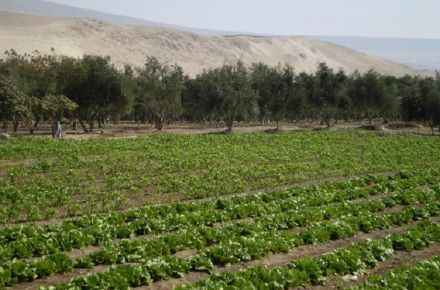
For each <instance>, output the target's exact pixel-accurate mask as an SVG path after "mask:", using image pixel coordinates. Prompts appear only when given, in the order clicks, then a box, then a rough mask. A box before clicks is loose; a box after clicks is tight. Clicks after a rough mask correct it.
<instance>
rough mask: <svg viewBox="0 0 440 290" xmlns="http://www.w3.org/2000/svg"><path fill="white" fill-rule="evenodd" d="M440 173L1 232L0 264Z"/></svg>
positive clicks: (367, 192) (398, 187) (431, 180)
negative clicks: (15, 259) (14, 259)
mask: <svg viewBox="0 0 440 290" xmlns="http://www.w3.org/2000/svg"><path fill="white" fill-rule="evenodd" d="M439 175H440V174H439V172H438V171H436V170H431V171H429V173H428V172H424V171H417V172H400V173H398V174H396V176H393V177H387V176H369V177H364V178H360V179H354V180H350V181H344V182H337V183H327V184H323V185H320V186H316V185H314V186H307V187H304V188H293V189H289V190H284V191H277V192H264V193H260V194H256V195H240V196H235V197H229V198H221V199H217V200H210V201H194V202H191V203H177V204H172V205H159V206H151V207H144V208H136V209H131V210H128V211H125V212H111V213H108V214H101V215H87V216H84V217H81V218H78V219H71V220H65V221H64V222H62V223H61V224H54V225H47V226H37V225H34V224H29V225H24V226H19V227H8V228H4V229H1V230H0V257H1V258H0V262H1V261H7V260H10V259H13V258H30V257H33V256H43V255H49V254H55V253H58V252H61V251H71V250H72V249H79V248H82V247H85V246H89V245H95V246H98V245H105V244H107V243H110V242H112V241H113V240H114V239H123V238H131V237H134V236H144V235H148V234H163V233H171V232H175V231H178V230H183V229H191V228H193V227H196V226H203V225H204V226H209V227H210V226H213V225H215V224H216V223H226V222H230V221H234V220H238V219H242V218H248V217H253V218H255V217H264V216H270V215H273V214H278V213H282V212H286V211H289V210H292V209H294V210H300V209H303V208H307V207H316V206H322V205H325V204H329V203H338V202H342V201H346V200H353V199H357V198H362V197H369V196H374V195H378V194H380V193H386V192H393V191H405V190H406V189H409V188H412V187H416V186H421V185H431V186H432V185H435V184H436V183H437V182H438V181H439Z"/></svg>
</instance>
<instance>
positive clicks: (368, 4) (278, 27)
mask: <svg viewBox="0 0 440 290" xmlns="http://www.w3.org/2000/svg"><path fill="white" fill-rule="evenodd" d="M51 2H57V3H61V4H68V5H71V6H77V7H82V8H89V9H93V10H98V11H101V12H107V13H112V14H119V15H126V16H132V17H137V18H143V19H146V20H151V21H158V22H164V23H169V24H176V25H181V26H187V27H194V28H203V29H213V30H224V31H240V32H251V33H263V34H279V35H341V36H370V37H413V38H438V39H440V0H122V1H121V0H51Z"/></svg>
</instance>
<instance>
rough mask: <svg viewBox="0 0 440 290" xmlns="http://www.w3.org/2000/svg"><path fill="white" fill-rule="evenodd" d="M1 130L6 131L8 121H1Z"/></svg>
mask: <svg viewBox="0 0 440 290" xmlns="http://www.w3.org/2000/svg"><path fill="white" fill-rule="evenodd" d="M3 130H5V132H7V131H8V121H6V120H4V121H3Z"/></svg>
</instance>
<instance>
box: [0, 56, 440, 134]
mask: <svg viewBox="0 0 440 290" xmlns="http://www.w3.org/2000/svg"><path fill="white" fill-rule="evenodd" d="M6 55H7V57H6V59H5V60H2V61H0V120H2V121H3V122H4V125H5V126H6V125H7V123H8V122H12V124H13V126H14V130H17V129H18V127H19V125H20V124H23V125H24V126H30V124H31V122H32V121H33V124H32V126H33V127H37V126H38V123H39V122H40V121H41V120H46V121H51V122H53V121H54V120H56V119H59V118H61V116H63V115H64V116H66V117H68V118H72V119H73V118H74V119H76V120H78V121H79V123H80V124H81V126H82V128H83V129H84V131H92V130H93V129H94V127H95V124H96V123H98V126H99V127H101V126H102V125H103V124H104V123H105V122H106V120H108V119H110V120H113V121H114V122H117V121H118V120H120V119H124V120H135V121H136V122H150V123H152V124H154V125H155V127H156V128H157V129H158V130H162V128H163V126H164V124H165V123H166V122H170V121H174V120H182V119H183V120H188V121H198V122H211V121H223V122H225V124H226V126H227V128H228V130H232V127H233V124H234V122H235V121H248V120H256V119H258V120H259V121H261V122H262V123H269V122H270V121H274V122H276V124H277V128H278V127H279V123H280V122H281V121H283V120H296V121H298V120H309V121H315V120H319V121H321V122H322V123H325V124H327V126H331V125H332V124H333V123H335V122H338V120H345V121H351V120H354V121H358V120H363V119H368V120H369V121H370V122H372V120H373V119H375V118H381V119H383V120H384V121H385V122H389V121H394V120H405V121H417V122H422V123H425V124H427V125H429V126H430V127H431V128H432V129H434V127H435V126H438V125H439V124H440V75H439V74H437V76H436V77H435V78H432V77H418V76H404V77H394V76H384V75H380V74H378V73H376V72H375V71H373V70H371V71H369V72H367V73H363V74H360V73H358V72H355V73H353V74H350V75H347V74H346V73H345V72H344V71H334V70H333V69H331V68H329V67H328V66H327V65H326V64H325V63H321V64H319V66H318V68H317V70H316V73H314V74H308V73H300V74H297V73H295V71H294V69H293V68H292V67H289V66H281V65H279V66H275V67H271V66H268V65H266V64H263V63H257V64H253V65H252V66H251V67H249V68H247V67H245V66H244V65H243V63H241V62H238V63H237V64H235V65H223V66H222V67H219V68H215V69H210V70H206V71H204V72H203V73H201V74H199V75H197V76H196V77H194V78H190V77H188V76H187V75H185V74H184V72H183V70H182V68H181V67H179V66H177V65H167V64H163V63H161V62H159V61H158V60H157V59H156V58H154V57H150V58H148V59H147V61H146V63H145V65H144V67H142V68H133V67H131V66H126V67H125V68H124V69H122V70H119V69H117V68H116V67H115V66H114V65H113V64H112V63H111V60H110V58H108V57H100V56H84V57H83V58H71V57H56V56H53V55H41V54H39V53H35V54H32V55H19V54H17V53H16V52H15V51H13V50H11V51H7V52H6Z"/></svg>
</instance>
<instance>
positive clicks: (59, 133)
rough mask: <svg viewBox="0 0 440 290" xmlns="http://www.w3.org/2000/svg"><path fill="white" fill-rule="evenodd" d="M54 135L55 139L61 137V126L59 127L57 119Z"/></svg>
mask: <svg viewBox="0 0 440 290" xmlns="http://www.w3.org/2000/svg"><path fill="white" fill-rule="evenodd" d="M55 136H56V138H57V139H62V138H63V128H62V127H61V123H60V121H57V124H56V125H55Z"/></svg>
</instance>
